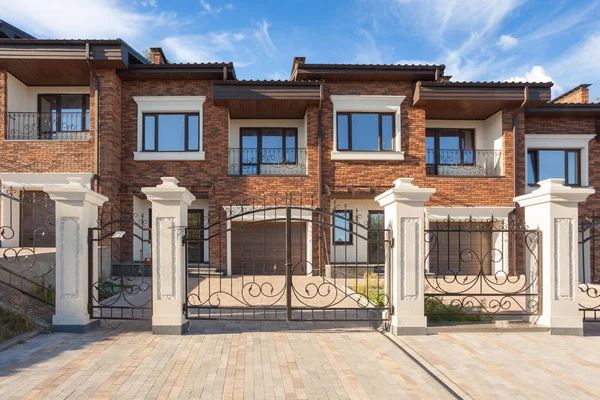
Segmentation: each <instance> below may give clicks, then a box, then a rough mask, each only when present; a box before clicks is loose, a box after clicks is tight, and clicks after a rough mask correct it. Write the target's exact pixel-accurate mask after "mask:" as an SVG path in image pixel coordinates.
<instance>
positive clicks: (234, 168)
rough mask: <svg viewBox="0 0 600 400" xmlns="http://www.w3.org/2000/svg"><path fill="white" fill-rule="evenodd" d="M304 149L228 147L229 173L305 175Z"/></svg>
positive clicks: (237, 174)
mask: <svg viewBox="0 0 600 400" xmlns="http://www.w3.org/2000/svg"><path fill="white" fill-rule="evenodd" d="M306 154H307V152H306V149H298V148H294V149H265V148H262V149H258V148H243V149H239V148H237V149H236V148H230V149H229V175H235V176H246V175H306V161H307V159H306Z"/></svg>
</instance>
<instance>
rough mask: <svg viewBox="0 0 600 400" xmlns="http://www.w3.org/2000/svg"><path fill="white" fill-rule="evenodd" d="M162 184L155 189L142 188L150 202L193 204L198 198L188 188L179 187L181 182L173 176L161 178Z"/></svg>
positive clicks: (154, 187)
mask: <svg viewBox="0 0 600 400" xmlns="http://www.w3.org/2000/svg"><path fill="white" fill-rule="evenodd" d="M160 179H161V181H162V183H161V184H159V185H156V186H153V187H145V188H142V193H144V194H145V195H146V197H147V198H148V200H150V201H156V202H183V203H185V204H186V205H188V206H189V205H190V204H192V201H194V200H196V197H195V196H194V195H193V194H192V193H191V192H190V191H189V190H187V189H186V188H184V187H181V186H178V183H179V181H178V180H177V178H174V177H172V176H165V177H162V178H160Z"/></svg>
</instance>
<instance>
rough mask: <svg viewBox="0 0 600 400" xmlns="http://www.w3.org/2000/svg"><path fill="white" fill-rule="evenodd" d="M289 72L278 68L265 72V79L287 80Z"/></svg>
mask: <svg viewBox="0 0 600 400" xmlns="http://www.w3.org/2000/svg"><path fill="white" fill-rule="evenodd" d="M289 75H290V73H289V72H287V71H284V70H282V69H278V70H277V71H275V72H270V73H268V74H266V77H267V79H272V80H275V81H287V79H288V78H289Z"/></svg>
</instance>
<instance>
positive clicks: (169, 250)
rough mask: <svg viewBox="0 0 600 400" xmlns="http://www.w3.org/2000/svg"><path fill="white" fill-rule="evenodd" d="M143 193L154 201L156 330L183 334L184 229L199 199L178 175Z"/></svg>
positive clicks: (185, 270)
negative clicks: (189, 211)
mask: <svg viewBox="0 0 600 400" xmlns="http://www.w3.org/2000/svg"><path fill="white" fill-rule="evenodd" d="M161 179H162V181H163V183H162V184H160V185H158V186H156V187H146V188H143V189H142V192H143V193H144V194H145V195H146V196H147V198H148V200H150V201H151V202H152V219H153V221H152V332H153V333H155V334H166V335H181V334H182V333H184V332H185V331H186V330H187V329H188V327H189V321H188V320H187V319H185V316H184V314H183V305H184V303H185V301H186V297H187V288H186V287H185V274H186V273H187V265H185V253H184V252H185V249H186V248H185V247H183V246H182V243H181V240H182V237H183V232H182V231H181V229H182V228H183V227H185V226H187V214H188V207H189V206H190V204H192V201H194V200H195V199H196V198H195V197H194V195H192V194H191V193H190V191H189V190H187V189H186V188H184V187H179V186H177V183H178V182H179V181H178V180H177V179H175V178H170V177H169V178H161Z"/></svg>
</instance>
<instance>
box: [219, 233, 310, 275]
mask: <svg viewBox="0 0 600 400" xmlns="http://www.w3.org/2000/svg"><path fill="white" fill-rule="evenodd" d="M243 225H244V228H241V226H242V224H241V223H233V224H232V228H233V230H232V232H231V242H232V243H231V270H232V274H233V275H253V274H254V275H285V251H286V249H285V241H286V232H285V223H284V222H263V223H257V224H253V225H248V223H244V224H243ZM303 260H306V225H305V223H303V222H293V223H292V267H293V266H295V265H296V264H298V263H300V262H301V261H303ZM294 274H295V275H302V274H305V272H302V268H301V267H297V268H295V269H294Z"/></svg>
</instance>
